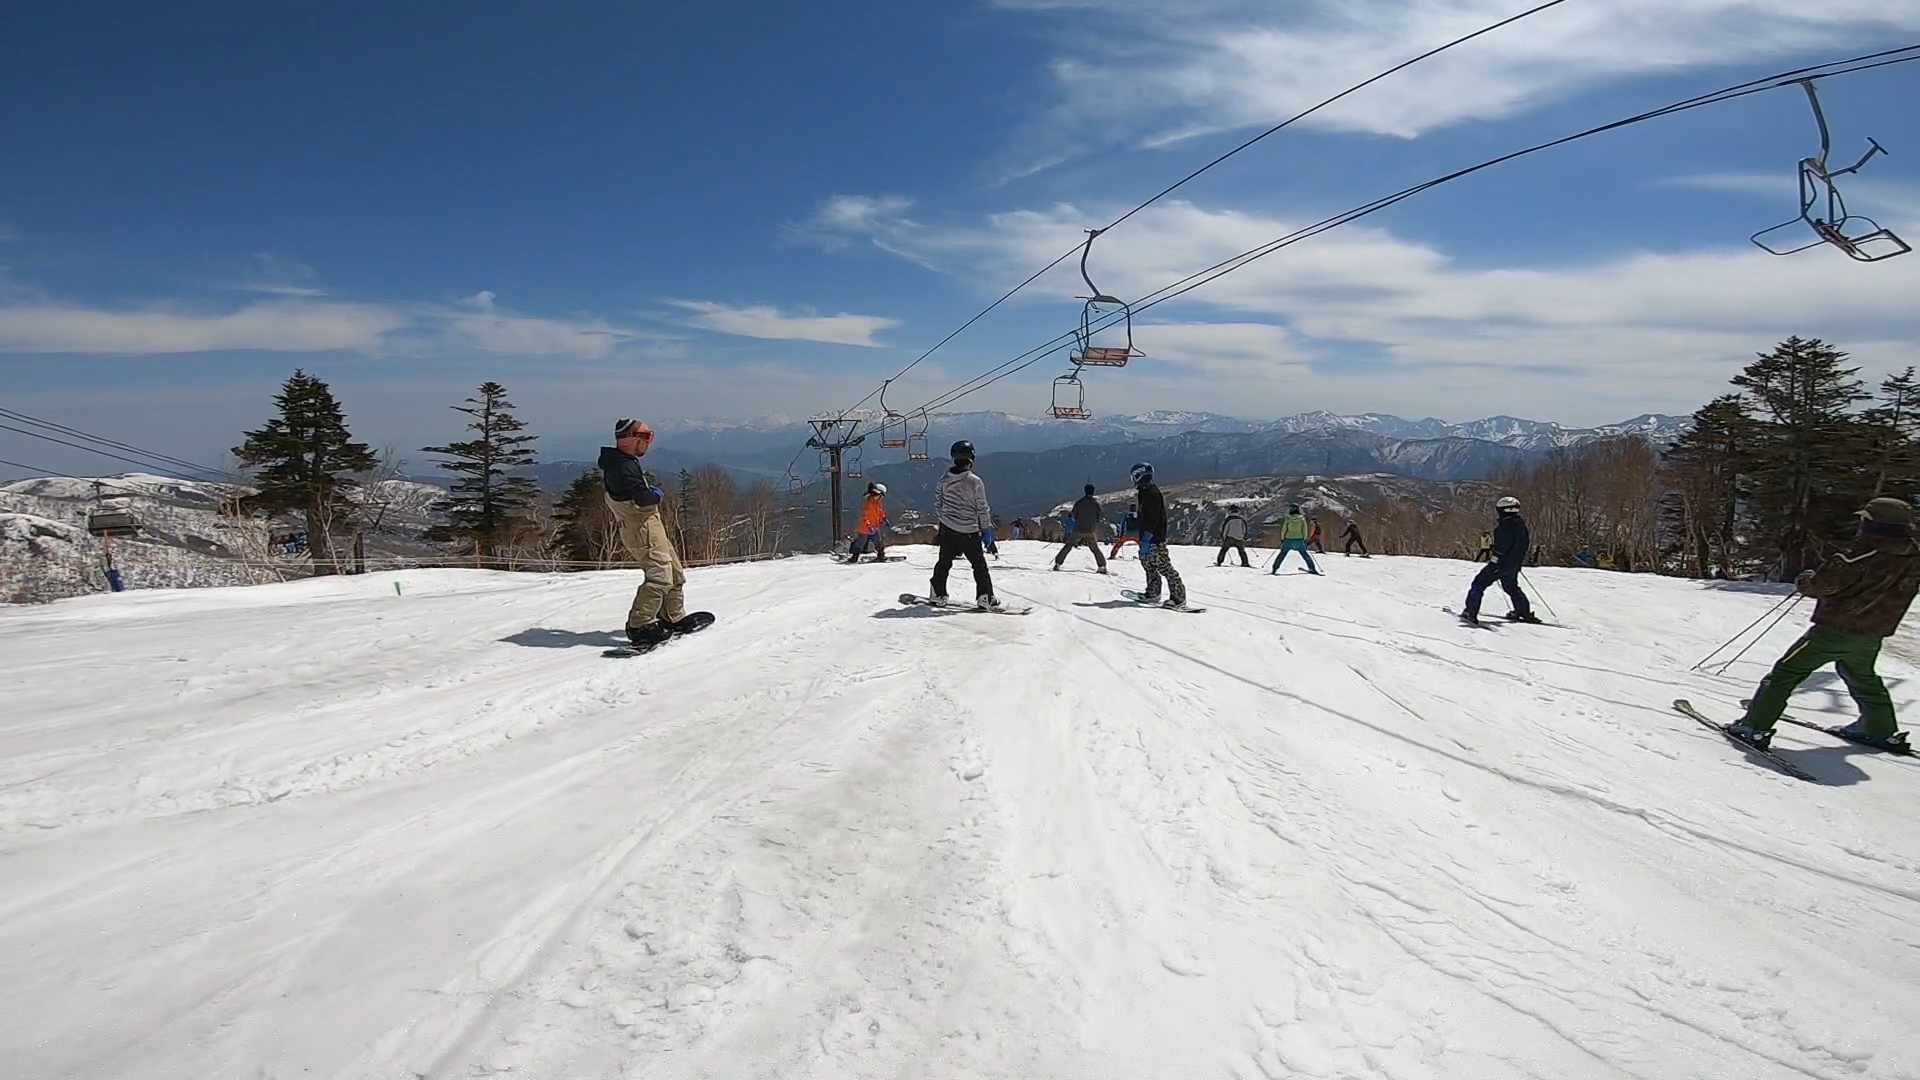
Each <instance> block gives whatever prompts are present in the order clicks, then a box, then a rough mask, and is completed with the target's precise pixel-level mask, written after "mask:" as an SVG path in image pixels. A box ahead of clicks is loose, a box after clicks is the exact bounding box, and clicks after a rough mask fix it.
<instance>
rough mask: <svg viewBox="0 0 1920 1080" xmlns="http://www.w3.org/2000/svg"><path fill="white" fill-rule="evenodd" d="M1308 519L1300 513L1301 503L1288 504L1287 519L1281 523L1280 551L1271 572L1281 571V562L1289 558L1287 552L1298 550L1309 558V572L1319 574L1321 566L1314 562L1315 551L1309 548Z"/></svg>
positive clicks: (1301, 555) (1302, 555) (1303, 556)
mask: <svg viewBox="0 0 1920 1080" xmlns="http://www.w3.org/2000/svg"><path fill="white" fill-rule="evenodd" d="M1307 531H1308V528H1307V519H1306V518H1305V517H1304V516H1303V515H1302V514H1301V513H1300V504H1299V503H1291V504H1289V505H1288V506H1287V516H1286V520H1284V521H1282V522H1281V523H1280V553H1279V554H1278V555H1275V556H1274V557H1273V569H1272V570H1271V571H1269V573H1274V574H1277V573H1279V572H1280V564H1281V563H1283V562H1285V561H1286V560H1287V552H1289V551H1297V552H1299V553H1300V557H1301V558H1303V559H1305V560H1307V572H1308V573H1311V574H1318V573H1319V572H1320V568H1319V567H1318V566H1315V565H1314V564H1313V553H1312V552H1310V551H1308V550H1307Z"/></svg>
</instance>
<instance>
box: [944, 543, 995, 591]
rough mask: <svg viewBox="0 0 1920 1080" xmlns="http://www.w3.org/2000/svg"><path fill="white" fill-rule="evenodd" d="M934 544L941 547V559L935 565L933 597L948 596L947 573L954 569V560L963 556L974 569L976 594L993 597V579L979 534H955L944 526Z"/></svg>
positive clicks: (974, 589)
mask: <svg viewBox="0 0 1920 1080" xmlns="http://www.w3.org/2000/svg"><path fill="white" fill-rule="evenodd" d="M934 543H936V544H938V545H940V557H939V558H938V559H936V560H935V561H934V564H933V595H935V596H945V595H947V571H949V570H952V569H953V560H955V559H957V558H959V557H960V556H962V555H965V556H966V557H967V565H969V566H971V567H973V591H974V593H975V594H976V595H978V596H992V595H993V577H992V575H990V574H988V573H987V552H986V549H985V548H983V547H982V546H981V545H980V534H979V533H963V532H954V531H953V530H952V529H949V528H947V527H946V526H945V525H942V526H940V532H939V533H938V534H937V535H936V536H935V537H934Z"/></svg>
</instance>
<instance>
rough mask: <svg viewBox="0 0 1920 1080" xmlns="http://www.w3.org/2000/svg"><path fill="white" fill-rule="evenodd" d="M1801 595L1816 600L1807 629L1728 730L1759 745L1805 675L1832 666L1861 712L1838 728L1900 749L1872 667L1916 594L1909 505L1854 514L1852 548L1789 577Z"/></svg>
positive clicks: (1888, 502)
mask: <svg viewBox="0 0 1920 1080" xmlns="http://www.w3.org/2000/svg"><path fill="white" fill-rule="evenodd" d="M1794 585H1795V587H1797V588H1798V589H1799V590H1800V592H1801V594H1802V595H1805V596H1811V597H1813V598H1815V599H1816V600H1817V601H1818V603H1817V604H1815V605H1814V608H1813V628H1812V629H1811V630H1808V631H1807V632H1806V634H1805V635H1804V636H1802V637H1801V638H1800V640H1799V641H1796V642H1794V643H1793V648H1791V649H1788V650H1787V654H1786V655H1785V656H1782V657H1781V658H1780V659H1779V661H1778V662H1776V663H1775V664H1774V665H1773V670H1772V671H1770V672H1768V673H1767V677H1766V678H1764V679H1762V680H1760V686H1759V689H1757V690H1755V691H1754V694H1753V700H1752V701H1751V702H1750V703H1749V704H1748V705H1747V714H1746V715H1745V716H1743V717H1741V718H1740V719H1739V720H1738V721H1736V722H1734V723H1732V724H1729V725H1727V729H1726V730H1727V733H1728V734H1730V735H1732V736H1734V737H1735V738H1738V739H1741V740H1744V741H1746V742H1750V743H1752V744H1754V745H1755V746H1758V747H1761V748H1763V749H1764V748H1765V747H1766V746H1767V744H1768V743H1769V742H1771V741H1772V739H1773V726H1774V725H1775V724H1776V723H1778V722H1779V721H1780V716H1781V714H1782V713H1784V712H1786V711H1787V696H1788V695H1789V694H1791V693H1793V690H1794V688H1795V687H1797V686H1799V685H1800V684H1801V683H1802V682H1805V681H1806V679H1807V676H1809V675H1812V674H1813V673H1814V672H1816V671H1818V670H1820V669H1821V668H1823V667H1825V666H1827V665H1828V664H1832V665H1834V667H1835V668H1837V669H1838V670H1839V672H1840V679H1841V681H1842V682H1844V683H1846V684H1847V692H1848V693H1849V694H1852V695H1853V701H1854V704H1855V705H1858V706H1859V707H1860V719H1858V720H1856V721H1854V722H1853V723H1851V724H1849V725H1847V726H1846V727H1844V728H1840V729H1838V734H1841V735H1843V736H1844V737H1846V738H1849V739H1853V740H1855V741H1857V742H1863V743H1868V744H1870V745H1874V746H1881V747H1885V748H1887V749H1889V750H1904V749H1905V748H1906V746H1907V733H1906V732H1904V731H1901V730H1900V725H1899V722H1898V721H1896V720H1895V719H1894V715H1893V698H1892V696H1891V695H1889V694H1888V693H1887V684H1886V683H1884V682H1881V681H1880V676H1879V674H1878V673H1876V672H1875V671H1874V670H1873V667H1874V662H1875V661H1876V660H1878V659H1879V657H1880V643H1881V642H1882V641H1884V640H1885V639H1887V638H1889V637H1892V636H1893V632H1894V631H1895V630H1898V629H1899V628H1900V620H1901V619H1903V618H1905V617H1906V614H1907V608H1908V606H1910V605H1911V604H1912V603H1913V597H1914V594H1915V593H1916V592H1920V544H1915V543H1914V537H1913V506H1912V505H1911V504H1910V503H1907V502H1905V501H1904V500H1901V499H1875V500H1873V501H1872V502H1869V503H1868V504H1867V506H1866V509H1864V510H1862V511H1860V534H1859V538H1858V539H1856V540H1855V541H1854V543H1853V545H1852V546H1851V547H1849V548H1848V549H1847V550H1846V551H1843V552H1840V553H1838V554H1836V555H1834V556H1833V557H1832V558H1831V559H1828V560H1827V561H1826V562H1824V563H1822V564H1821V566H1820V569H1818V570H1808V571H1806V572H1805V573H1803V574H1801V575H1800V576H1799V577H1798V578H1796V579H1794Z"/></svg>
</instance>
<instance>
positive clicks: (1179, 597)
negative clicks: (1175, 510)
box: [1129, 461, 1187, 608]
mask: <svg viewBox="0 0 1920 1080" xmlns="http://www.w3.org/2000/svg"><path fill="white" fill-rule="evenodd" d="M1129 471H1130V472H1131V473H1132V475H1133V486H1134V490H1135V493H1136V494H1138V495H1139V497H1140V502H1139V506H1140V523H1139V528H1140V540H1139V544H1140V567H1141V569H1143V570H1145V571H1146V572H1147V587H1146V588H1145V589H1143V590H1141V593H1140V595H1141V596H1142V597H1143V598H1144V600H1145V601H1146V602H1147V603H1152V602H1153V601H1155V600H1158V599H1160V579H1161V578H1162V577H1165V578H1166V579H1167V602H1166V604H1165V605H1163V606H1165V607H1170V608H1183V607H1186V606H1187V586H1186V584H1185V583H1184V582H1182V581H1181V580H1180V571H1178V570H1175V569H1174V568H1173V560H1172V559H1171V558H1169V557H1168V555H1167V500H1166V499H1165V498H1163V497H1162V496H1161V494H1160V487H1159V485H1157V484H1155V483H1154V482H1153V465H1152V464H1151V463H1149V462H1145V461H1141V462H1136V463H1135V464H1134V466H1133V468H1132V469H1131V470H1129Z"/></svg>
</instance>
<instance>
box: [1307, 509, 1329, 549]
mask: <svg viewBox="0 0 1920 1080" xmlns="http://www.w3.org/2000/svg"><path fill="white" fill-rule="evenodd" d="M1307 550H1308V551H1317V552H1319V553H1320V554H1322V555H1325V554H1326V553H1327V545H1326V543H1325V542H1324V541H1322V540H1321V539H1320V519H1319V518H1308V519H1307Z"/></svg>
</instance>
